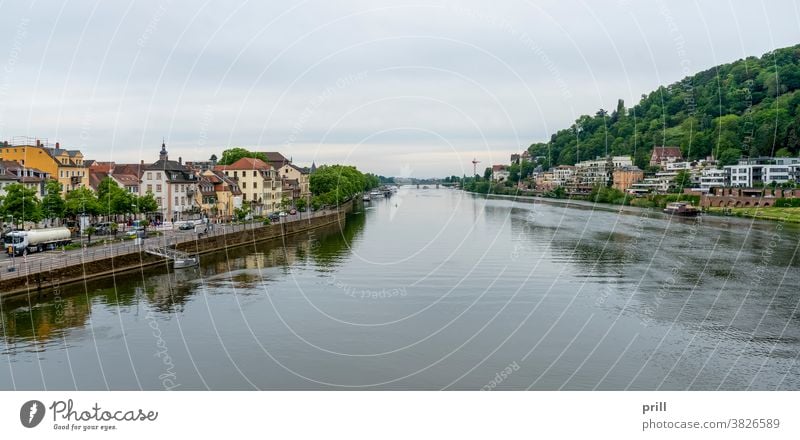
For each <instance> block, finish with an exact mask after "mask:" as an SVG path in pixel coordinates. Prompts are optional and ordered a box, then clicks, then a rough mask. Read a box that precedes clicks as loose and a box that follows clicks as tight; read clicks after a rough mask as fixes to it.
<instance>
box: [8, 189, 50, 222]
mask: <svg viewBox="0 0 800 440" xmlns="http://www.w3.org/2000/svg"><path fill="white" fill-rule="evenodd" d="M5 190H6V196H5V198H4V199H3V206H2V215H3V217H8V216H11V217H12V218H13V220H14V222H18V223H24V222H34V223H35V222H38V221H40V220H41V219H42V207H41V203H40V202H39V199H38V198H36V190H34V189H31V188H26V187H24V186H23V185H21V184H19V183H12V184H11V185H8V186H6V187H5Z"/></svg>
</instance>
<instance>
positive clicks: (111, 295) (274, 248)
mask: <svg viewBox="0 0 800 440" xmlns="http://www.w3.org/2000/svg"><path fill="white" fill-rule="evenodd" d="M364 226H365V215H364V212H363V211H362V212H361V213H359V214H353V215H349V216H348V217H347V220H346V222H345V223H344V227H343V228H342V227H340V225H338V224H332V225H326V226H323V227H320V228H317V229H314V230H313V231H309V232H307V233H300V234H296V235H293V236H290V237H287V238H283V239H276V240H270V241H266V242H259V243H255V244H252V245H247V246H240V247H236V248H230V249H227V250H225V251H220V252H215V253H211V254H206V255H202V256H201V258H200V266H199V267H193V268H186V269H179V270H173V269H172V267H171V265H170V264H167V263H165V264H164V265H163V266H159V267H155V268H147V269H144V270H141V271H139V272H136V273H128V274H123V275H118V276H116V277H115V278H113V279H112V280H109V279H102V280H94V281H88V282H86V283H85V286H84V285H80V284H72V285H69V286H61V287H60V288H59V289H57V290H55V291H52V290H51V291H47V292H44V295H41V296H37V297H34V296H31V298H30V299H28V298H20V297H17V298H11V299H9V300H6V301H5V302H4V303H3V305H2V313H0V330H2V331H1V332H0V334H2V337H3V340H4V342H5V348H6V350H4V351H3V353H4V354H13V353H14V352H15V351H16V350H17V349H18V348H19V347H22V348H24V349H26V350H28V349H32V350H43V349H44V347H46V346H49V345H52V344H53V341H54V343H55V344H60V343H62V342H63V340H64V339H65V338H66V337H67V336H68V334H69V331H70V330H79V329H81V328H83V327H85V326H86V325H87V324H88V323H89V322H90V319H91V313H92V309H93V307H95V306H102V307H105V308H107V309H109V310H113V311H115V312H117V313H127V312H129V311H130V310H131V309H137V308H140V307H141V308H147V309H149V310H153V311H155V312H157V313H160V314H162V315H169V314H175V313H181V312H183V310H184V306H185V304H186V303H187V302H188V301H190V300H191V298H192V297H193V296H194V295H197V294H199V293H203V294H211V295H214V294H228V293H230V290H229V289H236V291H237V292H238V293H239V294H245V295H246V294H248V293H255V294H257V293H258V292H259V291H258V290H257V289H256V290H254V288H256V287H257V286H259V285H261V284H262V283H265V282H268V281H269V280H270V279H272V278H275V277H276V276H279V275H280V274H283V275H285V274H288V273H289V271H290V267H291V266H293V265H296V264H303V263H305V262H307V261H308V259H309V257H311V258H313V260H314V262H315V264H316V265H318V266H320V267H325V266H330V265H333V264H334V262H335V261H339V260H341V259H342V258H343V256H345V255H346V254H347V253H348V252H349V251H350V245H351V243H352V241H353V240H355V239H357V237H358V235H359V234H360V233H361V231H362V230H363V229H364ZM265 269H269V270H266V271H265ZM272 269H278V270H279V271H280V273H279V274H274V273H271V272H270V270H272ZM65 292H70V293H69V294H65ZM134 311H135V310H134ZM0 348H2V347H0Z"/></svg>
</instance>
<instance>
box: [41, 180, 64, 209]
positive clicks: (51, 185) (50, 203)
mask: <svg viewBox="0 0 800 440" xmlns="http://www.w3.org/2000/svg"><path fill="white" fill-rule="evenodd" d="M44 191H45V195H44V198H42V215H43V216H44V218H49V219H60V218H63V217H64V211H65V204H64V199H63V198H62V197H61V184H60V183H59V182H58V180H52V179H51V180H48V181H47V183H45V185H44Z"/></svg>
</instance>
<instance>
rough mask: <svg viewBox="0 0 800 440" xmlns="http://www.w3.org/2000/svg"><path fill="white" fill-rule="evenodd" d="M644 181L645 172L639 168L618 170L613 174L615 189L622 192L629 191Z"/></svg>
mask: <svg viewBox="0 0 800 440" xmlns="http://www.w3.org/2000/svg"><path fill="white" fill-rule="evenodd" d="M642 179H644V171H642V170H641V169H639V167H637V166H633V165H632V166H626V167H621V168H617V169H615V170H614V173H613V182H614V183H613V185H612V186H613V187H614V188H616V189H618V190H620V191H627V190H628V189H630V188H631V187H632V186H633V185H634V184H636V183H638V182H640V181H641V180H642Z"/></svg>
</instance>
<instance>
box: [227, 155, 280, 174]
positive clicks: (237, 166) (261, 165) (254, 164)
mask: <svg viewBox="0 0 800 440" xmlns="http://www.w3.org/2000/svg"><path fill="white" fill-rule="evenodd" d="M271 168H272V166H271V165H270V164H268V163H266V162H264V161H263V160H261V159H256V158H252V157H243V158H241V159H239V160H237V161H236V162H234V163H232V164H230V165H217V166H216V169H218V170H223V171H224V170H268V169H271Z"/></svg>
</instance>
